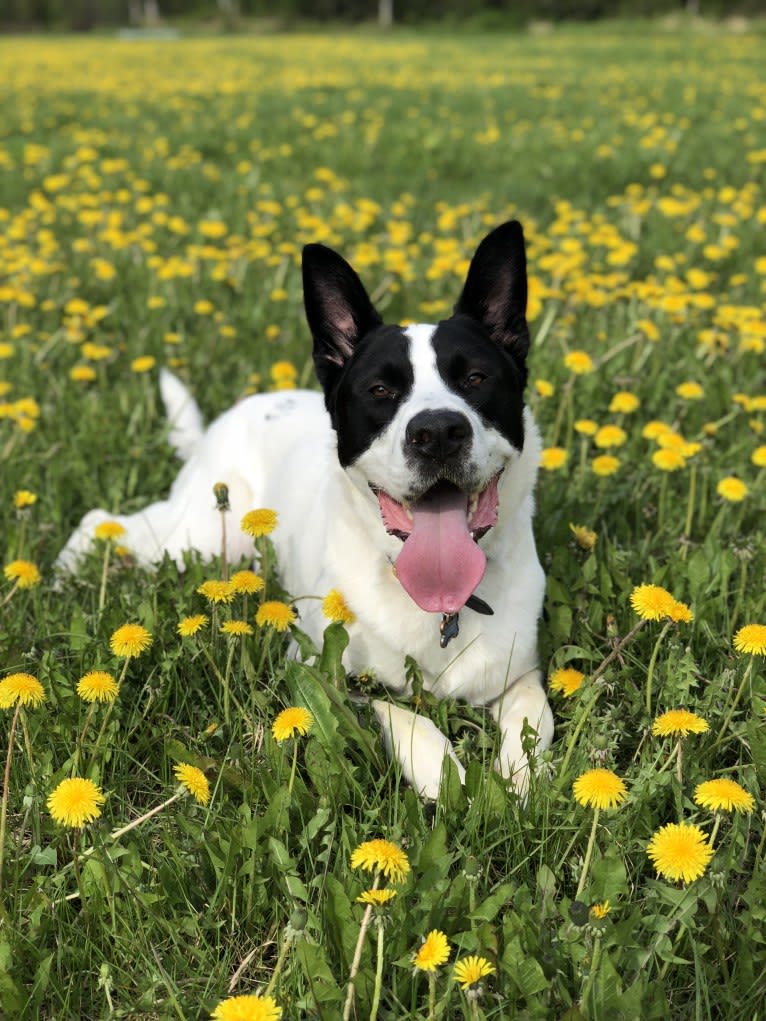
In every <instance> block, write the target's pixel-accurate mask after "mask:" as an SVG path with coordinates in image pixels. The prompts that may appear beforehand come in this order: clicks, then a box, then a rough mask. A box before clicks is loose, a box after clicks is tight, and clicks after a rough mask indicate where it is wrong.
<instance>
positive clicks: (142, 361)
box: [130, 355, 157, 374]
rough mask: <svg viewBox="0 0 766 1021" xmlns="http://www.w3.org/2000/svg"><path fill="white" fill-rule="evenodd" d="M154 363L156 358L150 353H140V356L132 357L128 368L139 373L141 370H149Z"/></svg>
mask: <svg viewBox="0 0 766 1021" xmlns="http://www.w3.org/2000/svg"><path fill="white" fill-rule="evenodd" d="M156 364H157V359H156V358H154V357H153V356H152V355H141V357H140V358H134V359H133V361H132V362H131V363H130V368H131V371H132V372H136V373H139V374H141V373H143V372H151V370H152V369H153V368H154V366H155V365H156Z"/></svg>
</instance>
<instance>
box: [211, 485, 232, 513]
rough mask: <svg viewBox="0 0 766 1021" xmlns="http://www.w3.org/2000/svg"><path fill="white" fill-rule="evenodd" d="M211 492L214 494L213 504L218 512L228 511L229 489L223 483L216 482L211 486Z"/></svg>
mask: <svg viewBox="0 0 766 1021" xmlns="http://www.w3.org/2000/svg"><path fill="white" fill-rule="evenodd" d="M213 492H214V493H215V502H216V506H217V507H218V510H219V511H221V512H223V511H228V510H231V507H230V506H229V487H228V486H227V485H226V483H225V482H216V484H215V485H214V486H213Z"/></svg>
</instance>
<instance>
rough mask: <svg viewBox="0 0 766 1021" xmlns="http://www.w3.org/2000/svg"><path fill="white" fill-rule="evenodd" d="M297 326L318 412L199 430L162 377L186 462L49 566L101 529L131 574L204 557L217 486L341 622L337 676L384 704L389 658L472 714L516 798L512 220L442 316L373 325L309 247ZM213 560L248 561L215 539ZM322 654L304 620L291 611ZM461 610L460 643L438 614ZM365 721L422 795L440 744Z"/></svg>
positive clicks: (522, 668)
mask: <svg viewBox="0 0 766 1021" xmlns="http://www.w3.org/2000/svg"><path fill="white" fill-rule="evenodd" d="M303 283H304V299H305V305H306V316H307V319H308V323H309V326H310V328H311V332H312V334H313V338H314V364H315V367H316V373H317V376H318V378H319V382H320V383H321V385H322V388H323V390H324V395H322V394H320V393H314V392H309V391H286V392H280V393H273V394H261V395H256V396H253V397H250V398H248V399H247V400H244V401H242V402H241V403H239V404H237V405H235V406H234V407H233V408H231V409H230V410H229V411H227V412H226V413H225V414H224V415H222V416H221V417H220V418H218V419H217V420H216V421H215V422H213V424H212V425H211V426H210V427H209V428H208V429H207V430H205V429H204V428H203V426H202V421H201V416H200V413H199V410H198V408H197V406H196V404H195V403H194V401H193V400H192V398H191V397H190V396H189V394H188V392H187V391H186V389H185V387H184V386H183V385H182V384H181V383H180V382H179V381H178V380H177V379H176V378H175V377H174V376H172V375H170V374H169V373H167V372H163V374H162V377H161V389H162V395H163V399H164V402H165V405H166V407H167V410H168V415H169V418H170V422H171V432H170V442H171V444H172V445H173V446H174V447H175V448H176V450H177V451H178V453H179V454H180V455H181V456H182V457H183V458H184V460H185V461H186V463H185V465H184V467H183V468H182V470H181V472H180V473H179V475H178V477H177V478H176V480H175V482H174V484H173V486H172V488H171V490H170V495H169V496H168V498H167V499H166V500H161V501H159V502H158V503H154V504H151V505H150V506H149V507H147V508H146V509H145V510H143V511H141V512H139V513H137V514H132V515H129V516H119V515H111V514H108V513H107V512H106V511H103V510H94V511H91V512H90V513H89V514H87V515H86V516H85V517H84V518H83V520H82V522H81V524H80V526H79V527H78V529H77V530H76V531H75V533H74V534H73V535H72V537H71V538H70V540H69V542H68V543H67V545H66V546H65V547H64V549H63V550H62V552H61V554H60V556H59V558H58V565H59V567H60V568H62V569H64V570H73V569H74V568H75V566H76V563H77V560H78V559H79V557H80V556H81V555H82V554H83V552H84V551H85V550H86V549H87V548H88V547H89V546H90V544H91V542H92V541H93V535H94V528H95V526H96V525H97V524H99V523H100V522H102V521H104V520H108V519H115V520H118V521H120V522H121V524H122V525H124V527H125V529H126V531H127V534H126V536H125V539H124V541H125V544H126V545H127V546H128V547H129V548H130V549H131V551H132V552H133V554H134V555H135V556H136V558H137V559H138V560H139V562H141V563H144V564H151V563H152V562H156V561H158V560H159V559H161V557H162V555H163V553H164V552H166V551H167V552H168V553H169V554H170V555H171V556H172V557H174V558H175V559H176V560H177V561H178V563H179V565H181V566H182V565H183V553H184V551H186V550H197V551H199V552H200V553H201V554H202V555H203V556H207V557H210V556H213V555H215V554H217V553H219V552H220V544H221V528H220V516H219V514H218V512H217V511H216V509H215V505H214V501H213V500H212V498H211V494H212V489H213V486H214V484H215V483H218V482H225V483H226V484H227V485H228V489H229V499H230V503H231V509H232V512H233V515H234V520H237V521H238V520H239V516H242V515H244V514H245V513H246V512H247V511H248V510H251V509H252V508H254V507H270V508H274V509H275V510H277V511H278V514H279V524H278V527H277V529H276V530H275V531H274V533H273V535H272V539H273V541H274V545H275V548H276V554H277V558H278V565H279V571H280V575H281V580H282V582H283V583H284V585H285V587H286V588H287V590H288V591H289V592H291V593H298V594H300V595H307V594H313V595H318V596H322V595H325V594H326V593H327V592H328V591H329V590H330V589H338V590H339V591H340V592H341V593H342V595H343V597H344V598H345V600H346V602H347V603H348V605H349V607H350V608H351V610H352V611H353V613H354V615H355V620H354V622H353V623H352V624H350V625H349V635H350V643H349V647H348V649H347V657H346V666H347V667H348V669H349V670H350V671H352V672H354V673H362V672H365V673H371V674H373V675H374V676H375V677H376V678H377V679H379V680H380V681H382V682H383V683H384V684H385V685H386V687H387V688H389V689H390V690H391V691H392V692H395V693H397V694H399V693H403V692H404V691H405V689H406V680H405V672H404V660H405V656H407V655H409V656H411V657H413V658H414V660H415V661H416V662H417V663H418V665H419V667H420V669H421V671H422V674H423V677H424V683H425V687H426V688H427V689H428V690H429V691H431V692H433V693H434V694H435V695H437V696H439V695H442V696H451V697H456V698H460V699H464V700H466V701H468V702H470V703H472V704H474V705H488V706H489V707H490V708H491V711H492V713H493V715H494V717H495V719H496V720H497V724H498V727H499V731H500V735H501V746H500V753H499V757H498V766H499V768H500V770H501V772H502V773H503V774H504V775H506V776H509V777H512V778H513V782H514V785H515V786H516V788H517V790H519V791H520V792H521V793H522V794H523V793H524V792H525V790H526V785H527V772H528V763H527V760H526V756H525V754H524V751H523V748H522V741H521V733H522V729H523V727H524V723H525V721H526V722H527V723H528V724H529V725H530V726H531V727H532V728H533V729H534V730H535V731H536V732H537V735H538V738H537V747H538V749H544V748H546V747H547V746H548V745H549V744H550V742H551V738H552V734H553V719H552V715H551V711H550V708H549V706H548V702H547V700H546V696H545V691H544V688H543V684H542V677H541V674H540V671H539V669H538V666H537V634H536V632H537V620H538V617H539V615H540V611H541V606H542V599H543V590H544V577H543V572H542V568H541V567H540V563H539V561H538V558H537V553H536V550H535V544H534V538H533V535H532V514H533V510H534V506H533V487H534V482H535V476H536V473H537V465H538V461H539V458H540V446H541V445H540V437H539V433H538V430H537V427H536V425H535V423H534V420H533V418H532V415H531V413H530V411H529V409H528V408H526V407H525V406H524V397H523V394H524V386H525V383H526V356H527V350H528V347H529V333H528V329H527V323H526V319H525V312H526V300H527V279H526V257H525V251H524V237H523V233H522V229H521V226H520V225H519V224H518V223H517V222H511V223H506V224H503V225H502V226H500V227H498V228H497V229H496V230H494V231H492V233H491V234H489V236H488V237H486V238H485V239H484V240H483V241H482V242H481V244H480V245H479V248H478V249H477V251H476V254H475V255H474V258H473V260H472V262H471V265H470V268H469V270H468V276H467V279H466V282H465V285H464V288H463V292H462V294H461V296H460V298H459V300H458V302H457V305H456V307H455V311H454V314H453V315H452V317H451V318H449V319H447V320H445V321H443V322H440V323H439V324H438V325H437V326H433V325H425V324H418V325H414V326H407V327H402V326H394V325H386V324H384V323H383V321H382V319H381V317H380V315H379V314H378V313H377V312H376V310H375V308H374V307H373V305H372V303H371V301H370V299H369V297H368V295H367V292H366V291H365V289H364V287H363V285H362V283H361V281H360V280H359V277H358V276H357V275H356V273H355V272H354V270H353V269H352V268H351V267H350V266H349V265H348V263H347V262H346V261H345V260H344V259H342V258H341V257H340V256H339V255H338V254H336V253H335V252H334V251H332V250H331V249H329V248H326V247H324V246H323V245H308V246H307V247H306V248H305V250H304V253H303ZM228 532H229V533H230V534H228V536H227V542H228V550H227V553H228V556H229V558H230V560H236V559H239V558H240V557H243V556H247V555H248V554H249V553H250V552H251V551H252V545H251V543H252V540H250V539H249V538H247V537H246V536H245V535H243V534H241V533H239V532H238V531H237V530H236V529H229V530H228ZM300 612H301V627H302V628H304V629H305V631H306V632H307V633H308V634H309V635H310V636H311V637H312V638H313V639H314V640H315V641H319V640H320V639H321V635H322V631H323V628H324V626H325V625H326V620H325V619H324V618H323V617H322V613H321V603H320V602H318V601H316V600H307V601H306V602H305V603H301V607H300ZM458 613H460V618H459V627H458V617H457V614H458ZM373 704H374V708H375V711H376V714H377V716H378V718H379V719H380V722H381V724H382V727H383V732H384V735H385V738H386V743H387V745H388V748H389V751H390V752H392V753H394V754H396V756H397V757H398V758H399V760H400V762H401V765H402V769H403V772H404V775H405V777H406V778H407V779H408V780H409V781H410V782H411V783H412V784H413V785H414V786H415V787H416V788H417V789H418V790H419V791H420V792H421V793H422V794H424V795H425V796H427V797H434V796H435V795H436V793H437V791H438V787H439V778H440V774H441V770H442V765H443V760H444V756H445V755H450V756H451V757H452V758H453V760H454V761H455V762H456V764H457V766H458V770H459V771H460V774H461V776H462V767H461V766H460V764H459V763H458V762H457V759H456V757H455V754H454V751H453V750H452V747H451V745H450V743H449V741H448V740H447V738H446V737H445V736H444V735H443V734H442V733H441V732H440V731H439V730H438V729H437V728H436V727H435V726H434V725H433V724H432V723H431V722H430V721H428V720H427V719H425V718H423V717H421V716H418V715H416V714H414V713H410V712H408V711H406V710H403V709H401V708H399V707H397V706H395V705H393V704H392V703H389V702H387V701H384V700H377V701H375V702H374V703H373Z"/></svg>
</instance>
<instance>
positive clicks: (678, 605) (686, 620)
mask: <svg viewBox="0 0 766 1021" xmlns="http://www.w3.org/2000/svg"><path fill="white" fill-rule="evenodd" d="M668 617H670V619H671V620H674V621H676V623H678V624H691V622H692V621H693V620H694V613H693V612H692V610H691V609H690V608H689V607H688V606H687V605H686V603H682V602H681V600H680V599H674V600H673V602H672V603H671V606H670V610H669V611H668Z"/></svg>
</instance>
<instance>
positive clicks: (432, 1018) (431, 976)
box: [428, 971, 436, 1021]
mask: <svg viewBox="0 0 766 1021" xmlns="http://www.w3.org/2000/svg"><path fill="white" fill-rule="evenodd" d="M428 1021H436V972H434V971H429V973H428Z"/></svg>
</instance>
